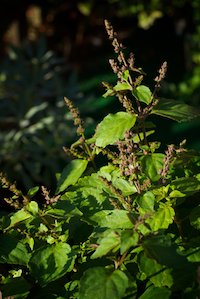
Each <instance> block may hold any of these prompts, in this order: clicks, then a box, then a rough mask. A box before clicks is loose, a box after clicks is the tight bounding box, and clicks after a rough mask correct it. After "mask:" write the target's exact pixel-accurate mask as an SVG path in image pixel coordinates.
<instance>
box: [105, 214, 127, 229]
mask: <svg viewBox="0 0 200 299" xmlns="http://www.w3.org/2000/svg"><path fill="white" fill-rule="evenodd" d="M99 225H100V227H108V228H113V229H116V228H133V224H132V223H131V221H130V220H129V218H128V212H127V211H124V210H114V211H112V212H111V214H109V215H107V216H105V217H104V219H103V220H102V221H101V222H100V224H99Z"/></svg>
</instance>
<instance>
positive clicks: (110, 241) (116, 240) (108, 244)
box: [91, 231, 120, 259]
mask: <svg viewBox="0 0 200 299" xmlns="http://www.w3.org/2000/svg"><path fill="white" fill-rule="evenodd" d="M119 244H120V237H119V235H117V234H116V233H115V232H114V231H113V232H111V233H109V234H108V235H107V236H106V238H103V239H102V240H101V243H100V245H99V246H98V248H97V249H96V251H95V252H94V253H93V254H92V255H91V259H96V258H98V257H102V256H103V255H106V254H107V253H108V252H109V251H110V250H112V249H113V248H115V247H117V246H118V245H119Z"/></svg>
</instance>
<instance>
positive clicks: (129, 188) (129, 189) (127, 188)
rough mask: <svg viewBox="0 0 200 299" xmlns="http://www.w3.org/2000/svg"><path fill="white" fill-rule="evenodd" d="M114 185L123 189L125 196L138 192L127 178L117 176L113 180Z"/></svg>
mask: <svg viewBox="0 0 200 299" xmlns="http://www.w3.org/2000/svg"><path fill="white" fill-rule="evenodd" d="M113 186H114V187H115V188H116V189H119V190H121V191H122V195H123V196H128V195H131V194H134V193H136V192H137V189H136V187H135V185H131V184H129V182H127V181H126V180H124V179H122V178H120V179H118V178H116V179H114V180H113Z"/></svg>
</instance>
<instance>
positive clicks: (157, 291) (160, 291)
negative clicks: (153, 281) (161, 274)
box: [138, 286, 172, 299]
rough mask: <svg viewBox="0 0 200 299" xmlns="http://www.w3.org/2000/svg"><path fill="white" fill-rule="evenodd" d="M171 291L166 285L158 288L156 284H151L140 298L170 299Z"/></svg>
mask: <svg viewBox="0 0 200 299" xmlns="http://www.w3.org/2000/svg"><path fill="white" fill-rule="evenodd" d="M171 293H172V292H171V291H170V290H169V289H167V288H165V287H160V288H156V287H155V286H150V287H148V289H146V291H145V292H144V293H143V294H142V295H141V296H140V297H139V298H138V299H155V298H162V299H170V298H171Z"/></svg>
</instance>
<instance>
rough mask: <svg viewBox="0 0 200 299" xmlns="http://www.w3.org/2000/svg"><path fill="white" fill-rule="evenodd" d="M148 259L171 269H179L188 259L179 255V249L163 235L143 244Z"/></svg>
mask: <svg viewBox="0 0 200 299" xmlns="http://www.w3.org/2000/svg"><path fill="white" fill-rule="evenodd" d="M142 247H143V248H144V252H145V254H146V256H147V257H148V258H151V259H153V260H155V261H156V262H157V263H158V264H160V265H165V266H167V267H169V268H179V267H181V266H183V265H184V264H186V263H187V259H186V258H185V257H184V256H182V255H180V254H179V253H178V248H177V247H176V245H175V244H172V243H171V242H170V240H168V239H167V238H166V237H164V236H162V235H156V236H153V237H151V238H149V239H148V240H145V241H144V242H143V243H142Z"/></svg>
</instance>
